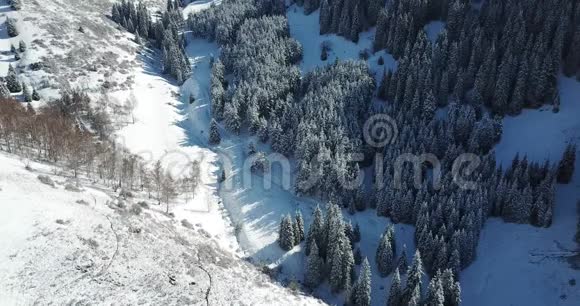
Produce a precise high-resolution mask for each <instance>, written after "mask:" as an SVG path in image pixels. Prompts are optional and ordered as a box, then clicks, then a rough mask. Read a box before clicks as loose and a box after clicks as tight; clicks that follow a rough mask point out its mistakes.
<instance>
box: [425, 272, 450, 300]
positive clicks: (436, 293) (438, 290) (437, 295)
mask: <svg viewBox="0 0 580 306" xmlns="http://www.w3.org/2000/svg"><path fill="white" fill-rule="evenodd" d="M440 278H441V275H440V273H439V271H437V274H436V275H435V276H434V277H433V278H432V279H431V281H430V282H429V287H428V288H427V298H426V301H425V305H426V306H444V303H445V293H444V292H443V284H442V283H441V279H440Z"/></svg>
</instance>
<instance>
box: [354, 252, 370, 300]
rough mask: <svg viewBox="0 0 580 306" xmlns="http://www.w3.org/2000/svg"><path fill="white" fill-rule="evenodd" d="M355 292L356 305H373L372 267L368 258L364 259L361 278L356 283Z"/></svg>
mask: <svg viewBox="0 0 580 306" xmlns="http://www.w3.org/2000/svg"><path fill="white" fill-rule="evenodd" d="M354 286H355V289H354V290H353V293H354V295H355V298H354V300H355V305H357V306H370V305H371V267H370V265H369V261H368V259H366V258H365V259H364V260H363V263H362V268H361V272H360V275H359V278H358V280H357V282H356V284H355V285H354Z"/></svg>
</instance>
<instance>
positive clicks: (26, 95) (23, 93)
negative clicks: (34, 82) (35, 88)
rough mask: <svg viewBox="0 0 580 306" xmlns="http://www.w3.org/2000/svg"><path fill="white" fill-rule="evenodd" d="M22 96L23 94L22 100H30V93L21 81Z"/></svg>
mask: <svg viewBox="0 0 580 306" xmlns="http://www.w3.org/2000/svg"><path fill="white" fill-rule="evenodd" d="M22 96H24V102H32V94H31V93H30V91H29V90H28V86H26V85H25V84H24V83H22Z"/></svg>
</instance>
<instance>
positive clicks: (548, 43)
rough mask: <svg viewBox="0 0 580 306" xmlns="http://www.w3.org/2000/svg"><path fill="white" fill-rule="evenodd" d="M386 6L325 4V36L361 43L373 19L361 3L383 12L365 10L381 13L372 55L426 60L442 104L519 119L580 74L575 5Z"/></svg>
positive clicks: (435, 0) (444, 2) (554, 1)
mask: <svg viewBox="0 0 580 306" xmlns="http://www.w3.org/2000/svg"><path fill="white" fill-rule="evenodd" d="M306 2H307V1H305V4H304V5H305V6H306ZM386 3H387V4H386V7H384V6H385V1H383V0H378V1H371V0H369V1H362V2H358V1H352V0H323V1H321V5H320V10H321V12H320V28H321V32H322V33H338V34H340V35H342V36H345V37H347V38H349V39H351V40H353V41H356V40H357V39H358V32H359V31H361V30H363V29H364V28H365V27H364V26H362V24H363V23H364V22H368V23H369V24H371V25H372V24H373V22H374V21H375V19H374V16H365V10H364V9H361V8H360V6H363V7H365V5H366V7H371V5H372V6H373V8H379V9H373V10H370V9H368V8H367V9H366V11H367V12H376V15H377V16H376V23H377V31H376V35H375V42H374V48H375V50H376V51H378V50H382V49H387V50H388V51H389V52H390V53H391V54H393V56H394V57H395V58H397V59H400V58H403V57H417V56H419V57H420V56H428V63H426V65H424V66H422V67H421V74H422V75H426V78H428V79H430V82H431V83H432V86H433V94H434V95H435V97H436V98H437V100H438V101H439V103H440V104H447V98H448V96H449V95H450V94H453V95H455V96H457V98H459V99H464V98H466V100H467V101H468V102H469V103H472V104H475V105H485V106H488V107H489V108H491V109H492V110H493V112H495V113H498V114H518V113H519V112H520V111H521V110H522V109H523V108H524V107H537V106H540V105H542V104H544V103H553V104H555V105H556V106H557V104H558V92H557V87H556V83H557V77H558V73H559V71H560V67H561V66H563V68H564V69H563V70H564V73H565V74H566V75H568V76H572V75H574V74H576V73H577V72H578V71H579V68H580V55H579V53H578V52H575V51H574V50H577V49H578V47H579V46H580V5H578V3H577V1H572V0H565V1H561V0H544V1H518V0H510V1H499V0H497V1H484V3H483V6H482V8H481V9H480V10H476V9H474V8H472V5H471V2H470V1H468V0H426V1H414V0H393V1H386ZM367 15H368V13H367ZM373 15H374V14H373ZM438 19H440V20H445V21H446V22H447V23H446V28H445V30H444V32H443V33H442V34H441V35H440V36H439V38H438V41H437V43H436V44H434V45H433V46H429V48H428V50H427V53H428V54H427V55H422V54H417V52H416V51H415V50H414V45H416V43H417V40H418V39H419V38H420V37H421V36H423V35H424V31H423V27H424V26H425V25H426V24H427V23H428V22H430V21H433V20H438ZM360 20H363V22H361V21H360ZM401 74H405V72H402V73H401ZM407 74H408V73H407ZM405 77H407V76H405ZM466 94H467V97H466V96H465V95H466Z"/></svg>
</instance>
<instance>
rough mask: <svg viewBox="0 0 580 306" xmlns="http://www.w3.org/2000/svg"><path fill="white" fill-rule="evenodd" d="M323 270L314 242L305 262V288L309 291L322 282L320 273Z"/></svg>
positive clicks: (322, 263)
mask: <svg viewBox="0 0 580 306" xmlns="http://www.w3.org/2000/svg"><path fill="white" fill-rule="evenodd" d="M323 270H324V262H323V260H322V258H320V255H319V254H318V246H317V245H316V241H314V240H313V241H312V245H311V246H310V254H309V255H308V259H307V261H306V276H305V279H304V282H305V284H306V286H308V287H309V288H311V289H315V288H316V287H318V285H319V284H320V282H321V281H322V275H323V274H322V271H323Z"/></svg>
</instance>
